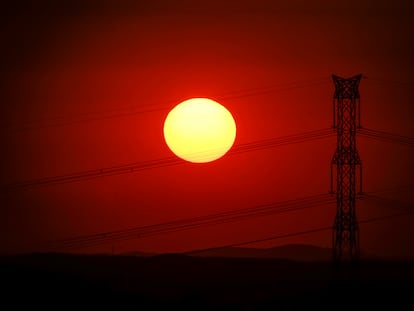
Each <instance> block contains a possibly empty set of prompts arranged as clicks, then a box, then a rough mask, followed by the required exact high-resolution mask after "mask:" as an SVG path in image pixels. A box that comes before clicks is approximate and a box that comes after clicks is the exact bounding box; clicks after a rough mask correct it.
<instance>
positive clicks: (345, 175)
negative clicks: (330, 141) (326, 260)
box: [331, 75, 362, 261]
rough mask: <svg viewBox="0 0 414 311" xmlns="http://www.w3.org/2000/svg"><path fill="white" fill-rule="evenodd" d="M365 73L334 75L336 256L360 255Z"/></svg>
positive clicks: (332, 183)
mask: <svg viewBox="0 0 414 311" xmlns="http://www.w3.org/2000/svg"><path fill="white" fill-rule="evenodd" d="M361 77H362V75H357V76H354V77H351V78H341V77H338V76H336V75H332V79H333V82H334V84H335V92H334V96H333V111H334V114H333V127H334V128H335V129H336V133H337V147H336V151H335V154H334V156H333V158H332V162H331V192H334V189H333V188H334V182H333V175H334V174H333V166H334V165H335V166H336V189H335V192H336V216H335V221H334V225H333V239H332V243H333V245H332V248H333V259H334V261H341V260H352V261H354V260H357V259H358V258H359V232H358V221H357V216H356V211H355V205H356V204H355V202H356V196H357V193H356V191H357V173H358V172H357V167H359V184H360V185H359V186H360V192H362V174H361V172H362V167H361V160H360V158H359V155H358V151H357V146H356V131H357V127H358V128H359V127H360V125H361V122H360V121H361V118H360V111H361V110H360V98H359V90H358V86H359V82H360V80H361Z"/></svg>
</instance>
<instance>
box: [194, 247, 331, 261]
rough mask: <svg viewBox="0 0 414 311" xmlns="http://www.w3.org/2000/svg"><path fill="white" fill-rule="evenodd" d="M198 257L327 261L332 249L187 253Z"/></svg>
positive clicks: (234, 250)
mask: <svg viewBox="0 0 414 311" xmlns="http://www.w3.org/2000/svg"><path fill="white" fill-rule="evenodd" d="M189 254H190V255H192V256H200V257H230V258H238V257H240V258H274V259H288V260H294V261H329V260H331V258H332V249H330V248H323V247H318V246H314V245H307V244H287V245H283V246H277V247H273V248H248V247H223V248H212V249H206V250H198V251H194V252H189Z"/></svg>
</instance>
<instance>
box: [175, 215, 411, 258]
mask: <svg viewBox="0 0 414 311" xmlns="http://www.w3.org/2000/svg"><path fill="white" fill-rule="evenodd" d="M413 214H414V211H412V212H404V213H398V214H392V215H387V216H379V217H374V218H368V219H365V220H360V221H359V223H360V224H366V223H370V222H375V221H380V220H386V219H391V218H396V217H402V216H408V215H413ZM326 230H332V226H326V227H319V228H315V229H309V230H304V231H296V232H292V233H286V234H279V235H273V236H270V237H266V238H262V239H257V240H250V241H244V242H238V243H233V244H227V245H222V246H216V247H210V248H205V249H200V250H192V251H187V252H184V253H183V254H185V255H193V254H197V253H203V252H207V251H211V250H217V249H222V248H228V247H237V246H243V245H249V244H255V243H260V242H266V241H273V240H279V239H284V238H290V237H294V236H299V235H306V234H311V233H316V232H321V231H326Z"/></svg>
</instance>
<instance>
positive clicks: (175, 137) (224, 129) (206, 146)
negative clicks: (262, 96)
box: [164, 98, 236, 163]
mask: <svg viewBox="0 0 414 311" xmlns="http://www.w3.org/2000/svg"><path fill="white" fill-rule="evenodd" d="M164 138H165V142H166V143H167V145H168V147H169V148H170V150H171V151H172V152H173V153H174V154H175V155H176V156H178V157H180V158H181V159H184V160H186V161H189V162H193V163H205V162H211V161H214V160H217V159H219V158H221V157H222V156H223V155H225V154H226V153H227V151H229V150H230V148H231V147H232V146H233V143H234V141H235V139H236V122H235V121H234V118H233V116H232V115H231V113H230V111H228V110H227V109H226V108H225V107H224V106H223V105H221V104H219V103H218V102H216V101H214V100H211V99H208V98H191V99H188V100H185V101H183V102H181V103H180V104H178V105H177V106H175V107H174V108H173V109H172V110H171V111H170V112H169V113H168V115H167V118H166V119H165V122H164Z"/></svg>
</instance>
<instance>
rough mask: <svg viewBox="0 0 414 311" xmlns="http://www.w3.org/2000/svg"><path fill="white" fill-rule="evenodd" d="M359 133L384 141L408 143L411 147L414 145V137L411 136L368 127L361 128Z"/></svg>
mask: <svg viewBox="0 0 414 311" xmlns="http://www.w3.org/2000/svg"><path fill="white" fill-rule="evenodd" d="M358 133H359V134H360V135H362V136H365V137H368V138H372V139H375V140H378V141H382V142H390V143H395V144H400V145H406V146H409V147H412V146H414V138H413V137H409V136H403V135H399V134H393V133H389V132H385V131H378V130H373V129H368V128H361V129H360V130H359V131H358Z"/></svg>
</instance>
